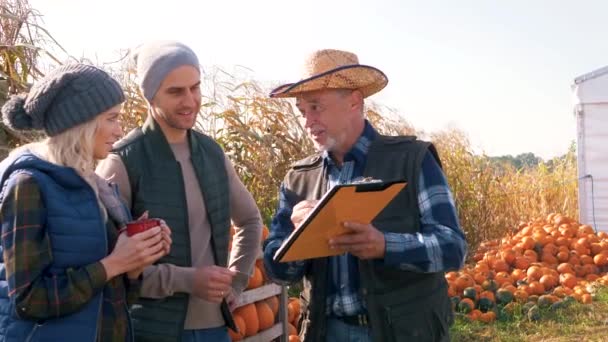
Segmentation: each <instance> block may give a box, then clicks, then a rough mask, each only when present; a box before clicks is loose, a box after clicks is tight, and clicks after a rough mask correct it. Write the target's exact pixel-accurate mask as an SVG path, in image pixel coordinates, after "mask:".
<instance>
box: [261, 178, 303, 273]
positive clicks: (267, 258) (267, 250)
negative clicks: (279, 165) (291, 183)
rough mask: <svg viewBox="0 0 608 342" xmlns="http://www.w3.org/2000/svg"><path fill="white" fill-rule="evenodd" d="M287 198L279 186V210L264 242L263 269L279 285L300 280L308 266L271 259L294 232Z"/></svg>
mask: <svg viewBox="0 0 608 342" xmlns="http://www.w3.org/2000/svg"><path fill="white" fill-rule="evenodd" d="M295 204H296V203H291V202H290V201H289V199H288V196H287V190H286V189H285V187H284V186H281V189H280V191H279V208H278V209H277V212H276V214H275V216H274V217H273V219H272V223H271V224H270V234H269V235H268V239H266V241H265V242H264V267H265V269H266V273H267V274H268V276H270V278H271V279H272V280H274V281H275V282H277V283H279V284H289V283H293V282H296V281H298V280H300V279H301V278H302V277H303V276H304V272H305V270H306V267H307V265H308V262H307V261H294V262H281V263H279V262H275V261H274V260H273V259H272V257H273V256H274V254H275V253H276V251H277V250H278V249H279V248H280V247H281V244H282V243H283V241H285V239H287V237H288V236H289V234H291V232H292V231H293V230H294V228H295V227H294V226H293V222H291V214H292V212H293V206H294V205H295Z"/></svg>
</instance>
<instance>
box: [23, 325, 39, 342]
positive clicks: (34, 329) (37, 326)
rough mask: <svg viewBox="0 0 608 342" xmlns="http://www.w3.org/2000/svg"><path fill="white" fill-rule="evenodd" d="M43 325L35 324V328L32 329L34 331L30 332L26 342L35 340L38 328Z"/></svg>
mask: <svg viewBox="0 0 608 342" xmlns="http://www.w3.org/2000/svg"><path fill="white" fill-rule="evenodd" d="M41 325H42V324H40V323H34V328H32V331H30V333H29V334H28V335H27V338H26V339H25V342H30V341H31V340H32V338H34V334H35V333H36V330H38V328H39V327H40V326H41Z"/></svg>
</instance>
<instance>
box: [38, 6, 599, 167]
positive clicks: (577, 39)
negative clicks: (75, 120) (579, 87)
mask: <svg viewBox="0 0 608 342" xmlns="http://www.w3.org/2000/svg"><path fill="white" fill-rule="evenodd" d="M30 4H31V5H32V7H33V8H35V9H37V10H38V11H40V12H41V14H42V15H43V17H42V20H43V26H44V27H45V28H46V29H47V30H48V31H49V32H50V33H51V35H52V36H53V37H54V38H55V39H56V40H57V41H59V43H60V44H61V45H62V46H63V47H64V48H65V49H66V50H67V51H68V52H69V53H70V54H71V55H73V56H76V57H87V58H90V59H94V60H96V61H101V62H109V61H112V60H115V59H116V57H117V56H118V51H120V50H121V49H128V48H130V47H134V46H136V45H138V44H140V43H142V42H144V41H149V40H154V39H175V40H180V41H182V42H184V43H186V44H188V45H190V46H191V47H192V48H193V49H194V51H195V52H196V53H197V54H198V56H199V60H200V61H201V63H202V64H203V66H205V65H207V66H212V65H214V66H215V65H217V66H220V67H222V68H225V69H227V70H231V68H234V67H240V66H244V67H246V68H247V69H248V70H250V71H249V73H250V75H251V77H253V78H254V79H256V80H258V81H260V82H262V83H263V84H267V85H268V86H269V87H271V86H276V85H279V84H281V83H286V82H293V81H297V80H299V79H300V78H301V74H302V73H301V71H302V65H303V63H304V60H305V58H306V56H307V55H309V54H310V53H311V52H312V51H314V50H317V49H323V48H332V49H342V50H348V51H352V52H354V53H356V54H357V55H358V57H359V61H360V63H361V64H367V65H372V66H375V67H377V68H379V69H381V70H382V71H384V72H385V73H386V74H387V76H388V78H389V84H388V86H387V87H386V88H385V89H384V90H383V91H382V92H380V93H378V94H376V95H373V96H372V97H370V100H373V101H375V102H377V103H379V104H382V105H385V106H389V107H391V108H394V109H396V110H397V111H398V112H399V113H401V114H402V115H403V116H404V117H405V119H407V120H408V121H409V122H410V123H411V124H412V125H413V126H414V127H415V128H416V129H419V130H424V131H426V132H435V131H439V130H443V129H447V128H458V129H460V130H462V131H464V132H466V134H467V135H468V136H469V138H470V140H471V143H472V144H473V147H474V148H475V149H476V151H478V152H484V153H486V154H488V155H505V154H512V155H517V154H520V153H526V152H533V153H534V154H536V155H537V156H540V157H542V158H545V159H547V158H552V157H555V156H558V155H561V154H563V153H565V152H566V151H567V149H568V147H569V146H570V143H571V142H572V141H574V140H576V118H575V116H574V114H573V96H572V89H571V86H572V83H573V80H574V78H575V77H577V76H580V75H582V74H586V73H588V72H591V71H593V70H595V69H599V68H601V67H603V66H606V65H608V44H606V37H605V36H606V34H608V20H606V13H608V2H607V1H601V0H589V1H566V0H535V1H529V0H527V1H520V0H510V1H498V0H494V1H491V0H488V1H475V0H460V1H458V2H456V1H451V0H443V1H439V0H427V1H410V0H374V1H369V0H366V1H363V0H349V1H342V0H307V1H285V0H283V1H278V0H257V1H251V0H216V1H205V0H199V1H196V0H193V1H186V0H172V1H147V0H104V1H92V0H30ZM607 91H608V90H607Z"/></svg>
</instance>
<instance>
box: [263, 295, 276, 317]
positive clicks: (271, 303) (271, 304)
mask: <svg viewBox="0 0 608 342" xmlns="http://www.w3.org/2000/svg"><path fill="white" fill-rule="evenodd" d="M265 300H266V304H268V306H269V307H270V309H271V310H272V314H273V316H274V317H276V316H277V314H278V313H279V297H277V296H272V297H268V298H266V299H265Z"/></svg>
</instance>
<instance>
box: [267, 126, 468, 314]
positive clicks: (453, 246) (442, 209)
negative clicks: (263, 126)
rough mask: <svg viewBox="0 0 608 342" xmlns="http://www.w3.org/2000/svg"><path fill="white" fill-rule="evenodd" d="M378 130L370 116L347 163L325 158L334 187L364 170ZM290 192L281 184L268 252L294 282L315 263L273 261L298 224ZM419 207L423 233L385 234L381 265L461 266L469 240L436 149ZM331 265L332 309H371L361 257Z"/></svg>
mask: <svg viewBox="0 0 608 342" xmlns="http://www.w3.org/2000/svg"><path fill="white" fill-rule="evenodd" d="M376 134H377V133H376V132H375V130H374V129H373V127H372V126H371V125H370V124H369V123H368V122H367V121H366V124H365V129H364V131H363V133H362V135H361V137H360V138H359V139H358V141H357V142H356V144H355V145H354V146H353V148H352V149H351V151H350V152H349V153H347V154H346V155H345V157H344V163H343V165H342V167H341V168H338V167H337V165H335V164H334V163H333V161H332V159H331V158H330V157H329V154H327V153H325V154H324V162H325V163H327V165H328V169H329V174H328V180H329V182H328V183H329V185H330V186H333V185H335V184H342V183H347V182H351V181H353V180H355V179H356V178H357V177H360V176H361V175H362V173H363V169H364V167H365V162H366V159H367V152H368V149H369V145H370V144H371V142H372V141H373V139H374V138H375V136H376ZM285 192H286V190H285V188H284V187H283V186H281V189H280V191H279V206H278V210H277V212H276V214H275V216H274V218H273V220H272V224H271V232H270V236H269V239H268V240H267V241H266V243H265V248H264V253H265V260H266V268H267V273H268V275H269V276H270V277H271V278H273V279H274V280H275V281H277V282H279V283H283V284H289V283H293V282H296V281H298V280H299V279H301V278H302V277H303V275H304V274H305V273H306V269H307V267H308V266H309V262H308V261H298V262H288V263H275V262H272V261H271V260H272V256H273V255H274V254H275V252H276V250H277V249H278V248H279V247H280V246H281V244H282V242H283V241H284V239H286V238H287V236H289V234H290V233H291V232H292V231H293V229H294V226H293V223H292V222H291V214H292V211H293V207H294V206H295V205H296V203H289V202H288V201H287V196H286V194H285ZM418 206H419V208H420V223H421V230H420V232H419V233H416V234H408V233H403V234H402V233H389V232H386V233H384V238H385V241H386V252H385V256H384V258H383V259H380V260H376V262H377V265H378V267H396V268H400V269H403V270H408V271H414V272H421V273H431V272H442V271H448V270H456V269H460V268H461V267H462V266H463V264H464V260H465V258H466V253H467V245H466V240H465V237H464V233H463V231H462V229H461V228H460V225H459V223H458V216H457V213H456V207H455V204H454V200H453V197H452V194H451V191H450V189H449V186H448V184H447V179H446V177H445V175H444V174H443V171H442V170H441V168H440V167H439V165H438V163H437V161H436V160H435V158H434V157H433V156H432V154H430V153H427V155H426V156H425V158H424V160H423V162H422V170H421V174H420V177H419V183H418ZM329 265H330V267H329V277H328V289H329V292H328V297H327V303H326V305H327V314H328V315H335V316H349V315H356V314H362V313H365V312H366V308H365V303H364V302H363V299H362V298H361V296H360V295H359V291H358V289H359V274H358V265H357V262H356V257H354V256H352V255H350V254H348V253H347V254H343V255H340V256H336V257H330V258H329Z"/></svg>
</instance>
